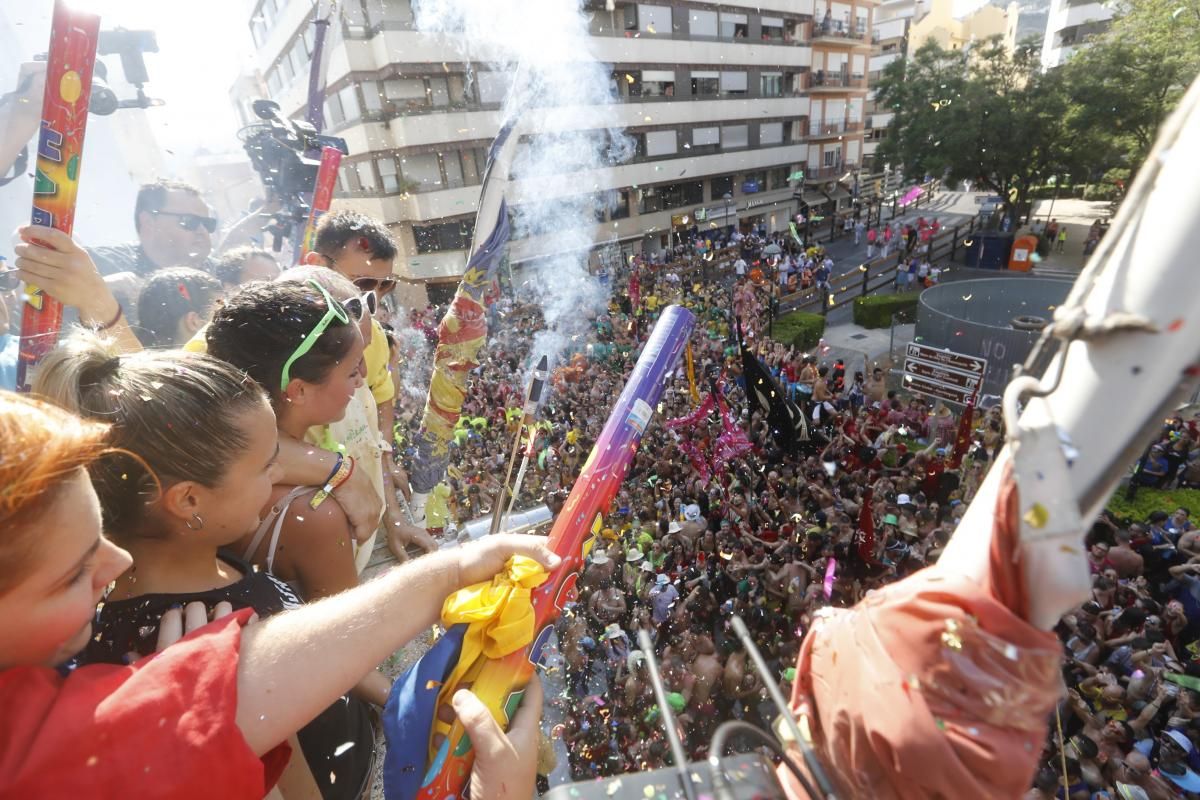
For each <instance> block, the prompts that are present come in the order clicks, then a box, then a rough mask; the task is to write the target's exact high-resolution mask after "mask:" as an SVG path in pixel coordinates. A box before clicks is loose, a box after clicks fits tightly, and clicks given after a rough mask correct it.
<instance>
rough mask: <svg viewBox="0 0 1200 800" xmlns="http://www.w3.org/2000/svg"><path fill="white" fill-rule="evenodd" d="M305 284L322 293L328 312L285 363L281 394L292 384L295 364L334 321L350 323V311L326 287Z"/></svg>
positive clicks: (281, 374)
mask: <svg viewBox="0 0 1200 800" xmlns="http://www.w3.org/2000/svg"><path fill="white" fill-rule="evenodd" d="M305 283H306V284H307V285H309V286H311V287H313V288H314V289H316V290H317V291H318V292H320V293H321V296H322V297H324V298H325V307H326V311H325V315H324V316H323V317H321V321H320V322H318V323H317V324H316V325H315V326H314V327H313V329H312V330H311V331H309V334H308V336H305V337H304V341H302V342H300V346H299V347H297V348H296V352H294V353H292V355H291V357H290V358H288V360H287V361H285V362H284V363H283V372H282V373H280V376H279V391H281V392H286V391H287V387H288V383H290V382H291V372H292V365H293V364H295V363H296V361H297V360H299V359H300V358H301V357H303V356H304V355H305V354H306V353H308V351H309V350H312V349H313V345H315V344H316V343H317V340H318V339H320V338H321V334H323V333H324V332H325V329H326V328H328V327H329V325H330V324H331V323H332V322H333V321H334V320H337V321H338V322H340V323H342V324H343V325H348V324H349V323H350V316H349V309H348V308H347V307H346V306H345V305H344V304H342V303H339V302H338V301H336V300H334V299H333V297H332V296H331V295H330V294H329V292H328V291H326V289H325V287H324V286H322V285H321V284H320V283H318V282H317V281H315V280H308V281H305ZM351 300H354V301H357V302H359V303H362V302H364V301H363V300H361V299H360V298H358V297H354V298H351ZM360 312H361V307H360Z"/></svg>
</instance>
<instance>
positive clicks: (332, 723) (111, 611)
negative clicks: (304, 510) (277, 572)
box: [74, 551, 375, 800]
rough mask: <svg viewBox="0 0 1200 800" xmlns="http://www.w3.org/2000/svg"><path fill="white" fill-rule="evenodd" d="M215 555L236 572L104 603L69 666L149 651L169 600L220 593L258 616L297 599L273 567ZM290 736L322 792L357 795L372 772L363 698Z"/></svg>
mask: <svg viewBox="0 0 1200 800" xmlns="http://www.w3.org/2000/svg"><path fill="white" fill-rule="evenodd" d="M220 558H221V560H222V561H224V562H225V563H227V564H229V565H230V566H231V567H233V568H234V569H236V570H238V571H239V572H241V573H242V576H243V577H242V579H241V580H239V581H237V582H235V583H231V584H230V585H228V586H222V587H220V588H218V589H210V590H209V591H205V592H187V593H180V594H144V595H141V596H139V597H133V598H130V599H129V600H114V601H112V602H106V603H104V604H103V605H102V606H100V609H99V610H98V611H97V614H96V620H95V622H94V623H93V625H92V630H93V634H92V640H91V642H89V643H88V646H87V649H85V650H84V651H83V652H82V653H80V654H79V656H78V657H77V658H76V659H75V662H74V666H84V665H86V664H130V663H132V662H133V661H136V660H137V659H139V658H141V657H143V656H147V655H150V654H151V653H153V652H154V646H155V644H156V643H157V640H158V625H159V620H160V619H161V618H162V615H163V614H164V613H165V612H166V611H167V610H168V609H170V608H171V607H172V606H183V605H187V604H188V603H191V602H196V601H199V602H201V603H204V605H205V606H207V607H208V609H209V611H210V613H211V611H212V608H213V607H214V606H215V605H216V604H217V603H220V602H222V601H227V602H228V603H229V604H230V605H232V606H233V609H234V611H237V610H238V609H241V608H253V609H254V611H255V613H256V614H258V616H259V618H260V619H265V618H266V617H269V616H271V615H272V614H277V613H279V612H280V611H286V610H288V609H292V608H297V607H299V606H301V605H303V602H304V601H303V600H301V599H300V598H299V597H298V596H297V595H296V593H295V592H294V591H293V590H292V588H291V587H290V586H288V585H287V584H286V583H284V582H283V581H281V580H279V579H278V578H276V577H275V576H274V575H271V574H269V573H266V572H258V571H256V570H255V569H254V568H253V567H251V566H250V565H249V564H247V563H246V562H245V561H242V560H241V559H240V558H237V557H236V556H234V555H232V554H230V553H228V552H225V551H221V553H220ZM296 738H297V740H298V741H299V742H300V749H301V750H302V751H303V752H304V758H305V760H307V761H308V766H309V768H310V769H311V771H312V774H313V778H314V779H315V780H316V782H317V786H319V787H320V789H321V796H322V797H323V798H324V800H356V798H358V797H360V796H361V795H362V793H363V789H364V787H365V786H367V784H368V783H369V781H370V780H371V778H372V776H371V771H372V769H371V767H372V764H373V761H374V749H375V732H374V727H373V725H372V722H371V718H370V715H369V712H368V709H367V704H366V703H364V702H362V701H361V700H358V699H357V698H354V697H351V696H349V695H347V696H344V697H342V698H341V699H340V700H338V701H337V702H335V703H334V704H333V705H331V706H330V707H329V708H327V709H325V710H324V711H322V712H321V713H320V714H319V715H318V716H317V717H316V719H314V720H313V721H312V722H310V723H309V724H307V725H305V726H304V727H303V728H301V729H300V730H299V731H297V733H296ZM347 745H350V746H347Z"/></svg>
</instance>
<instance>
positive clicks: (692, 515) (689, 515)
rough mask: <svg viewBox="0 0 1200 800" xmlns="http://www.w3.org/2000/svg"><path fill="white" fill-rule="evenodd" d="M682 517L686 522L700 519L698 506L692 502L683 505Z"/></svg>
mask: <svg viewBox="0 0 1200 800" xmlns="http://www.w3.org/2000/svg"><path fill="white" fill-rule="evenodd" d="M683 517H684V519H686V520H687V521H688V522H695V521H696V520H698V519H700V506H698V505H696V504H695V503H692V504H691V505H689V506H684V507H683Z"/></svg>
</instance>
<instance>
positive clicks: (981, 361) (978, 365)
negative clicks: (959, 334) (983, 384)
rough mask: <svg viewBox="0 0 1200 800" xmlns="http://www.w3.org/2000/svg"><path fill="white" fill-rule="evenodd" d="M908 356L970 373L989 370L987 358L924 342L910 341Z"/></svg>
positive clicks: (981, 372) (981, 373) (974, 373)
mask: <svg viewBox="0 0 1200 800" xmlns="http://www.w3.org/2000/svg"><path fill="white" fill-rule="evenodd" d="M905 356H906V357H907V358H911V359H916V360H918V361H924V362H926V363H927V364H932V365H933V366H935V367H949V368H951V369H956V370H959V371H960V372H966V373H967V374H969V375H983V374H984V373H985V372H987V359H985V358H978V357H976V356H968V355H965V354H963V353H955V352H954V351H953V350H938V349H937V348H936V347H929V346H928V345H924V344H917V343H916V342H910V343H909V345H908V349H907V351H906V352H905Z"/></svg>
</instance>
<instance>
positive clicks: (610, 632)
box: [604, 622, 629, 639]
mask: <svg viewBox="0 0 1200 800" xmlns="http://www.w3.org/2000/svg"><path fill="white" fill-rule="evenodd" d="M621 636H625V638H629V637H628V636H626V634H625V631H623V630H621V626H620V625H618V624H617V623H615V622H613V623H611V624H610V625H608V627H606V628H605V629H604V638H605V639H617V638H619V637H621Z"/></svg>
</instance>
